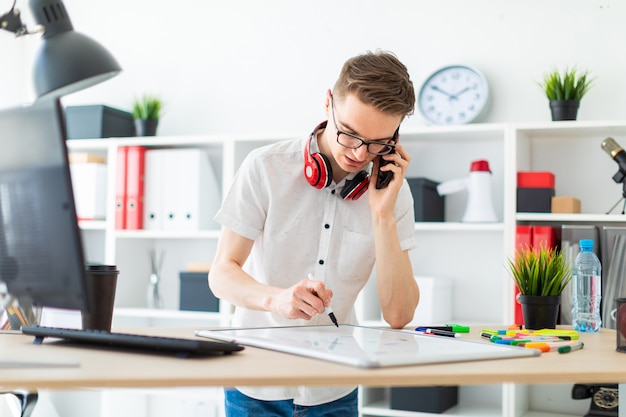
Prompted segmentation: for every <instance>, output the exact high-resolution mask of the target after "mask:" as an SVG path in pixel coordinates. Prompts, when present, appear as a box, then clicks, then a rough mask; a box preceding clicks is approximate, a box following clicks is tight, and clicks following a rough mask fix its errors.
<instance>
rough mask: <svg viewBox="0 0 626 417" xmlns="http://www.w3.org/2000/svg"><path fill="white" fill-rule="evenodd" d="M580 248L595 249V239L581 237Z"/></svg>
mask: <svg viewBox="0 0 626 417" xmlns="http://www.w3.org/2000/svg"><path fill="white" fill-rule="evenodd" d="M580 248H581V249H593V239H581V240H580Z"/></svg>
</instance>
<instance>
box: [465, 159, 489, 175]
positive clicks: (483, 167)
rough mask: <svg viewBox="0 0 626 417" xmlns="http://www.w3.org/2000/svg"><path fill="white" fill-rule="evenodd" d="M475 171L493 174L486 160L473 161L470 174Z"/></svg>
mask: <svg viewBox="0 0 626 417" xmlns="http://www.w3.org/2000/svg"><path fill="white" fill-rule="evenodd" d="M475 171H483V172H491V170H490V169H489V162H488V161H486V160H484V159H479V160H477V161H472V164H471V165H470V172H475Z"/></svg>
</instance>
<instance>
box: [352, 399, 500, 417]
mask: <svg viewBox="0 0 626 417" xmlns="http://www.w3.org/2000/svg"><path fill="white" fill-rule="evenodd" d="M360 414H361V415H363V416H385V417H418V416H420V417H421V416H432V415H433V414H432V413H424V412H419V411H406V410H394V409H390V408H389V401H388V400H381V401H377V402H373V403H370V404H367V405H364V406H363V407H361V409H360ZM438 415H441V416H463V417H492V416H493V417H499V416H501V415H502V409H501V408H500V407H496V406H493V407H489V406H480V405H475V404H472V405H463V404H457V405H455V406H454V407H452V408H449V409H448V410H446V411H444V412H443V413H441V414H438Z"/></svg>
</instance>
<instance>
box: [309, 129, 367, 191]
mask: <svg viewBox="0 0 626 417" xmlns="http://www.w3.org/2000/svg"><path fill="white" fill-rule="evenodd" d="M326 124H327V122H322V123H320V124H319V125H317V127H316V128H315V129H313V132H312V133H311V136H310V137H309V140H308V141H307V142H306V146H305V147H304V177H305V178H306V180H307V181H308V182H309V184H311V185H312V186H313V187H315V188H317V189H322V188H326V187H328V186H329V185H330V183H331V182H332V181H333V169H332V167H331V165H330V161H329V160H328V157H327V156H326V155H324V154H323V153H320V152H315V153H311V141H312V140H313V138H314V137H315V135H316V134H317V132H318V131H319V130H321V129H324V128H326ZM369 182H370V176H369V174H368V173H367V172H365V171H360V172H359V173H358V174H356V175H355V176H354V178H352V179H351V180H348V181H347V182H346V185H344V186H343V188H342V189H341V193H340V195H341V197H342V198H343V199H344V200H358V198H359V197H361V196H362V195H363V194H364V193H365V191H367V187H368V186H369Z"/></svg>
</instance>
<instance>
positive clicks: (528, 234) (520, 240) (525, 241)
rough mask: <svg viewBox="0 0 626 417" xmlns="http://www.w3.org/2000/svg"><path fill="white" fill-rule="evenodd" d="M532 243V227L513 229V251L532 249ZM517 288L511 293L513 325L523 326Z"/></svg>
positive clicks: (520, 226)
mask: <svg viewBox="0 0 626 417" xmlns="http://www.w3.org/2000/svg"><path fill="white" fill-rule="evenodd" d="M532 243H533V227H532V226H522V225H518V226H516V227H515V250H516V251H519V250H523V249H528V248H530V247H532ZM518 294H519V288H517V285H516V286H515V290H514V293H513V300H514V302H513V306H514V314H515V324H519V325H520V326H523V325H524V316H523V314H522V305H521V304H520V303H519V302H518V301H517V295H518Z"/></svg>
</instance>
